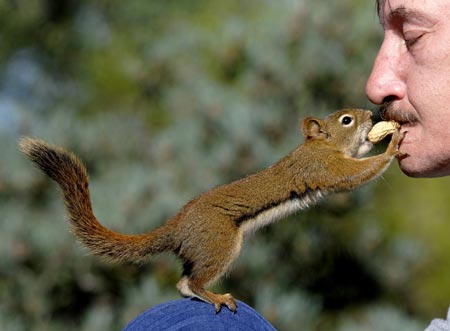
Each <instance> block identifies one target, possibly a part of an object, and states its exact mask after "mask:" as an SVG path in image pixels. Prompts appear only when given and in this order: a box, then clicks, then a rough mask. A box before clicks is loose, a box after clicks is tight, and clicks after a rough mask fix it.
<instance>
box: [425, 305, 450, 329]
mask: <svg viewBox="0 0 450 331" xmlns="http://www.w3.org/2000/svg"><path fill="white" fill-rule="evenodd" d="M425 331H450V309H449V310H448V313H447V319H446V320H443V319H438V318H437V319H434V320H432V321H431V324H430V325H429V326H428V327H427V329H426V330H425Z"/></svg>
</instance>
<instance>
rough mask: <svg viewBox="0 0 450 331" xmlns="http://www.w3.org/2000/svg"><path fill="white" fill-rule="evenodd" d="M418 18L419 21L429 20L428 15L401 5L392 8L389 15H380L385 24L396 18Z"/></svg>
mask: <svg viewBox="0 0 450 331" xmlns="http://www.w3.org/2000/svg"><path fill="white" fill-rule="evenodd" d="M399 19H402V20H417V21H429V20H428V19H427V17H426V15H424V14H422V13H420V12H418V11H415V10H410V9H408V8H406V7H404V6H399V7H397V8H394V9H392V10H391V11H390V12H389V13H388V15H387V17H382V16H381V15H380V23H381V24H382V25H384V24H385V23H386V22H393V21H395V20H399Z"/></svg>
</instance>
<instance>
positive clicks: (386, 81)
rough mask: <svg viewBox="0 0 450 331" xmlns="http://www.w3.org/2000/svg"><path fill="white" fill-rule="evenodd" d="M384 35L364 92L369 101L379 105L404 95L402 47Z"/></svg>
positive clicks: (401, 97)
mask: <svg viewBox="0 0 450 331" xmlns="http://www.w3.org/2000/svg"><path fill="white" fill-rule="evenodd" d="M400 46H401V45H399V44H398V43H395V42H393V41H390V40H389V39H387V38H386V37H385V40H384V41H383V44H382V45H381V48H380V50H379V52H378V55H377V57H376V58H375V62H374V64H373V68H372V72H371V74H370V76H369V79H368V80H367V83H366V94H367V97H368V98H369V100H370V101H371V102H373V103H374V104H377V105H381V104H383V103H384V102H387V101H394V100H400V99H403V98H404V97H405V96H406V84H405V70H404V67H405V63H402V62H403V61H404V59H403V53H402V52H403V51H404V50H403V49H402V48H401V47H400Z"/></svg>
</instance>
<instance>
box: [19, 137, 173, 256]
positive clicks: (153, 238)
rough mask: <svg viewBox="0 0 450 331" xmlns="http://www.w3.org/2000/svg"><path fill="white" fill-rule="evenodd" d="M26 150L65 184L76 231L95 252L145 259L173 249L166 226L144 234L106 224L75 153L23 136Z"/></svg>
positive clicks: (43, 167)
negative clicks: (94, 205) (124, 231)
mask: <svg viewBox="0 0 450 331" xmlns="http://www.w3.org/2000/svg"><path fill="white" fill-rule="evenodd" d="M19 147H20V149H21V151H22V152H23V153H25V155H26V156H27V157H28V158H29V159H30V160H31V161H33V162H35V163H36V164H37V165H38V166H39V168H40V169H41V170H42V171H44V172H45V173H46V174H47V175H48V176H49V177H50V178H52V179H53V180H54V181H56V182H57V183H58V184H59V186H60V187H61V190H62V193H63V197H64V202H65V205H66V208H67V211H68V214H69V220H70V224H71V227H72V231H73V233H74V234H75V236H77V237H78V238H79V240H80V241H81V242H82V243H83V244H84V245H86V246H87V247H88V248H89V249H90V251H91V252H92V253H93V254H96V255H99V256H102V257H104V258H106V259H108V260H110V261H112V262H143V261H144V260H145V259H146V258H147V257H148V256H150V255H152V254H156V253H161V252H164V251H169V250H172V247H171V246H172V245H171V242H172V240H173V239H171V238H169V236H170V231H168V229H166V228H164V227H160V228H157V229H155V230H153V231H151V232H148V233H144V234H141V235H123V234H120V233H116V232H114V231H111V230H109V229H107V228H105V227H104V226H103V225H101V224H100V222H98V220H97V219H96V217H95V216H94V213H93V211H92V205H91V199H90V195H89V181H88V174H87V171H86V168H85V166H84V165H83V163H82V162H81V161H80V160H79V159H78V158H77V157H76V156H75V155H74V154H73V153H70V152H68V151H66V150H64V149H62V148H60V147H56V146H51V145H49V144H47V143H45V142H43V141H40V140H35V139H32V138H27V137H25V138H22V139H21V140H20V142H19Z"/></svg>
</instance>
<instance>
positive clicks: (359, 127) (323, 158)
mask: <svg viewBox="0 0 450 331" xmlns="http://www.w3.org/2000/svg"><path fill="white" fill-rule="evenodd" d="M370 116H371V113H370V112H369V111H365V110H357V109H345V110H341V111H338V112H335V113H333V114H331V115H329V116H328V117H326V118H325V119H323V120H322V119H317V118H307V119H305V120H304V121H303V124H302V132H303V135H304V136H305V142H304V143H303V144H302V145H300V146H298V147H297V148H296V149H295V150H294V151H292V152H291V153H290V154H288V155H287V156H286V157H284V158H283V159H281V160H280V161H278V162H277V163H275V164H274V165H272V166H271V167H269V168H267V169H265V170H262V171H261V172H258V173H256V174H253V175H250V176H248V177H245V178H243V179H240V180H237V181H235V182H232V183H230V184H227V185H223V186H219V187H217V188H214V189H212V190H210V191H208V192H206V193H203V194H201V195H200V196H198V197H197V198H195V199H193V200H191V201H190V202H189V203H187V204H186V205H185V206H184V207H183V208H182V209H181V210H180V211H179V212H178V213H177V214H176V215H175V216H174V217H173V218H171V219H169V220H168V221H167V222H166V223H165V224H163V225H162V226H160V227H158V228H156V229H154V230H153V231H150V232H147V233H144V234H140V235H123V234H119V233H116V232H113V231H111V230H109V229H107V228H105V227H104V226H102V225H101V224H100V223H99V222H98V221H97V219H96V218H95V216H94V214H93V212H92V206H91V200H90V197H89V188H88V175H87V172H86V168H85V166H84V165H83V164H82V162H81V161H80V160H79V159H78V158H77V157H76V156H75V155H74V154H72V153H70V152H68V151H65V150H64V149H61V148H59V147H55V146H51V145H48V144H47V143H45V142H43V141H39V140H35V139H31V138H23V139H22V140H21V141H20V149H21V150H22V151H23V152H24V153H25V154H26V155H27V156H28V158H29V159H30V160H32V161H33V162H35V163H36V164H37V165H38V166H39V167H40V168H41V169H42V170H43V171H44V172H45V173H46V174H47V175H48V176H49V177H51V178H52V179H53V180H55V181H56V182H57V183H58V184H59V186H60V187H61V190H62V193H63V197H64V201H65V204H66V207H67V210H68V214H69V220H70V224H71V228H72V231H73V233H74V234H75V236H77V237H78V238H79V239H80V240H81V241H82V242H83V244H85V245H86V246H87V247H88V248H89V249H90V250H91V252H92V253H93V254H96V255H100V256H103V257H105V258H107V259H109V260H111V261H116V262H126V261H131V262H143V261H145V260H146V259H147V258H148V257H149V256H151V255H153V254H157V253H161V252H165V251H171V252H173V253H175V254H176V255H177V256H178V257H180V258H181V260H182V261H183V263H184V265H183V268H184V271H183V276H182V278H181V280H180V281H179V282H178V285H177V287H178V289H179V291H180V292H181V294H182V295H184V296H195V297H198V298H200V299H202V300H204V301H206V302H209V303H212V304H214V306H215V309H216V311H219V310H220V308H221V306H222V305H226V306H227V307H228V308H229V309H230V310H232V311H235V310H236V302H235V300H234V298H233V297H232V296H231V295H230V294H224V295H220V294H215V293H212V292H209V291H207V290H205V286H206V285H208V284H211V283H212V282H214V281H215V280H216V279H217V278H219V277H220V276H221V275H223V274H224V273H225V272H226V271H227V270H228V269H229V267H230V265H231V264H232V262H233V261H234V260H235V259H236V258H237V256H238V255H239V252H240V250H241V245H242V241H243V237H244V235H245V234H246V233H248V232H251V231H254V230H255V229H257V228H259V227H261V226H265V225H267V224H270V223H272V222H274V221H276V220H277V219H280V218H282V217H284V216H286V215H289V214H291V213H293V212H295V211H297V210H300V209H303V208H306V207H307V206H308V205H310V204H313V203H315V201H317V200H318V199H319V198H320V197H321V196H322V195H325V194H327V193H330V192H336V191H347V190H352V189H355V188H357V187H359V186H361V185H363V184H365V183H367V182H368V181H370V180H372V179H374V178H375V177H377V176H379V175H380V174H381V173H382V172H383V171H384V170H385V169H386V168H387V167H388V166H389V164H390V162H391V161H392V160H393V158H394V157H395V156H396V155H397V153H398V152H397V145H398V142H399V139H400V135H399V133H395V134H394V136H393V138H392V140H391V142H390V144H389V146H388V148H387V150H386V152H385V153H383V154H380V155H376V156H372V157H368V158H362V159H361V158H356V157H360V156H361V155H362V154H365V153H366V152H367V151H368V150H369V149H370V148H371V144H370V143H369V142H367V141H366V137H367V133H368V131H369V130H370V128H371V126H372V121H371V120H370ZM344 117H348V118H345V119H344ZM349 118H350V119H351V123H350V124H349V125H347V124H345V123H343V122H346V121H348V120H349ZM355 156H356V157H355Z"/></svg>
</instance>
